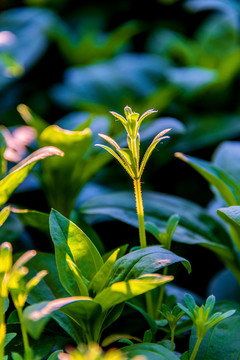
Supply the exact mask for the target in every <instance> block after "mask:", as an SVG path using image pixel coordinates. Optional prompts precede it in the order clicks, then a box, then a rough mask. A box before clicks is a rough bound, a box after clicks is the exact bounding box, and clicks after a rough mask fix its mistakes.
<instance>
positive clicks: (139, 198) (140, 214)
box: [133, 179, 147, 249]
mask: <svg viewBox="0 0 240 360" xmlns="http://www.w3.org/2000/svg"><path fill="white" fill-rule="evenodd" d="M133 185H134V193H135V199H136V209H137V215H138V225H139V240H140V246H141V248H142V249H144V248H146V247H147V241H146V231H145V223H144V209H143V201H142V191H141V182H140V179H134V180H133Z"/></svg>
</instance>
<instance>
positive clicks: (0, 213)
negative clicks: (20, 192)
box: [0, 206, 10, 226]
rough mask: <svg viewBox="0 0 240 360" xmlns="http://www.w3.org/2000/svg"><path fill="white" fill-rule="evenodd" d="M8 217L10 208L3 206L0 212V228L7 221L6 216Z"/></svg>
mask: <svg viewBox="0 0 240 360" xmlns="http://www.w3.org/2000/svg"><path fill="white" fill-rule="evenodd" d="M9 215H10V206H5V207H4V208H3V209H2V210H1V211H0V226H2V224H3V223H4V222H5V221H6V220H7V218H8V216H9Z"/></svg>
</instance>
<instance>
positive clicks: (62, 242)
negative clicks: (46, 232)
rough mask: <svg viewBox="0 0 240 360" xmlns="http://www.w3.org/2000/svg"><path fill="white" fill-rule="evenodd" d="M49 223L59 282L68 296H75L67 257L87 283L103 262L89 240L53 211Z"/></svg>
mask: <svg viewBox="0 0 240 360" xmlns="http://www.w3.org/2000/svg"><path fill="white" fill-rule="evenodd" d="M49 221H50V233H51V237H52V240H53V242H54V246H55V254H56V262H57V267H58V272H59V277H60V280H61V282H62V284H63V286H64V287H65V289H66V290H67V291H68V292H69V294H71V295H77V294H79V292H78V286H77V284H76V280H75V278H74V276H73V273H72V270H71V268H70V267H69V264H68V262H67V255H68V256H69V258H70V259H71V260H72V261H73V262H74V263H75V264H76V266H77V267H78V269H79V270H80V273H81V274H82V275H83V277H84V278H86V279H87V280H89V281H91V280H92V278H93V277H94V275H95V274H96V273H97V271H98V270H99V269H100V268H101V266H102V265H103V260H102V258H101V255H100V254H99V252H98V250H97V248H96V247H95V246H94V244H93V243H92V242H91V240H90V239H89V238H88V237H87V236H86V235H85V234H84V232H83V231H82V230H81V229H80V228H78V227H77V226H76V225H75V224H74V223H73V222H72V221H70V220H68V219H67V218H65V217H64V216H63V215H61V214H60V213H59V212H57V211H56V210H54V209H53V210H52V211H51V214H50V219H49Z"/></svg>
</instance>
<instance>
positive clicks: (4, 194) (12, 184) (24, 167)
mask: <svg viewBox="0 0 240 360" xmlns="http://www.w3.org/2000/svg"><path fill="white" fill-rule="evenodd" d="M54 155H58V156H63V155H64V154H63V152H62V151H61V150H59V149H57V148H55V147H53V146H48V147H43V148H40V149H38V150H36V151H34V152H33V153H32V154H31V155H29V156H28V157H27V158H25V159H24V160H22V161H21V162H20V163H19V164H17V165H16V166H15V167H13V168H12V169H11V171H10V172H9V173H8V175H6V176H5V177H4V178H3V179H2V180H1V181H0V206H1V205H3V204H4V203H5V202H6V201H7V200H8V198H9V197H10V196H11V194H12V193H13V191H14V190H15V189H16V188H17V187H18V185H20V184H21V183H22V182H23V180H24V179H25V178H26V177H27V175H28V174H29V172H30V171H31V170H32V168H33V166H34V165H35V164H36V163H37V162H38V161H39V160H42V159H45V158H47V157H50V156H54Z"/></svg>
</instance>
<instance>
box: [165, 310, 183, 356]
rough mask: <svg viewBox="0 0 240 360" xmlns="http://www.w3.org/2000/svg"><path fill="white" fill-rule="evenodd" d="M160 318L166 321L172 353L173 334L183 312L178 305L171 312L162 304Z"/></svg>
mask: <svg viewBox="0 0 240 360" xmlns="http://www.w3.org/2000/svg"><path fill="white" fill-rule="evenodd" d="M160 313H161V314H162V316H163V317H164V318H165V319H166V320H167V322H168V325H169V327H170V333H171V351H174V334H175V329H176V326H177V324H178V322H179V320H180V319H181V318H182V317H183V315H184V312H183V311H181V309H180V308H179V306H178V305H176V306H174V308H173V309H172V310H171V309H170V308H169V307H168V306H167V305H165V304H163V305H162V309H161V312H160Z"/></svg>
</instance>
